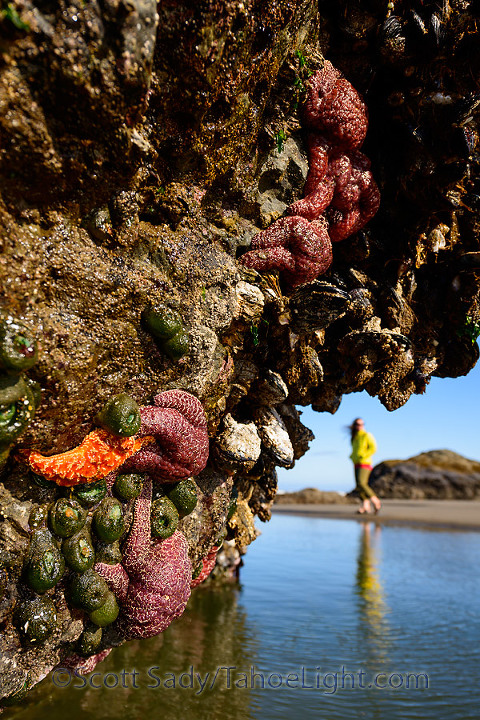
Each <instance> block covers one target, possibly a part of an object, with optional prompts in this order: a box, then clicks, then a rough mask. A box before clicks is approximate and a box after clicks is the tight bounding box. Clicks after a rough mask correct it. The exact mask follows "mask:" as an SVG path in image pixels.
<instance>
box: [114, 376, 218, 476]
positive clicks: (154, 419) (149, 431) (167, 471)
mask: <svg viewBox="0 0 480 720" xmlns="http://www.w3.org/2000/svg"><path fill="white" fill-rule="evenodd" d="M154 403H155V405H153V406H152V405H147V406H144V407H142V408H140V415H141V418H142V426H141V429H140V433H139V434H140V435H141V436H145V435H153V436H154V437H155V440H156V442H155V443H150V444H148V445H146V446H145V447H144V448H142V450H141V451H139V452H137V453H135V455H132V456H131V458H129V460H128V461H127V462H126V463H125V464H124V465H123V467H122V472H126V471H129V472H132V471H137V472H146V473H148V474H149V475H150V476H151V477H152V478H153V479H154V480H161V481H162V482H163V483H165V482H177V481H178V480H180V479H182V478H185V477H189V475H196V474H197V473H199V472H200V471H201V470H203V469H204V467H205V465H206V464H207V459H208V449H209V447H208V433H207V420H206V418H205V413H204V411H203V407H202V404H201V403H200V401H199V400H197V398H196V397H194V396H193V395H191V394H190V393H188V392H184V391H183V390H167V391H166V392H162V393H160V394H159V395H157V396H156V397H155V398H154Z"/></svg>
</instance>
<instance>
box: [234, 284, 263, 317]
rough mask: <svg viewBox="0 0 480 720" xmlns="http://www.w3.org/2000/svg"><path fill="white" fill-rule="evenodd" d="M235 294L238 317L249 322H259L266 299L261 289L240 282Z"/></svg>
mask: <svg viewBox="0 0 480 720" xmlns="http://www.w3.org/2000/svg"><path fill="white" fill-rule="evenodd" d="M235 293H236V297H237V315H238V317H240V318H242V320H246V321H247V322H251V321H252V320H258V319H259V318H260V317H261V315H262V313H263V307H264V305H265V298H264V296H263V293H262V291H261V290H260V288H258V287H256V285H251V284H250V283H247V282H245V281H244V280H240V281H239V282H238V283H237V285H236V287H235Z"/></svg>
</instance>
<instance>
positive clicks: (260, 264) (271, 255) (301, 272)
mask: <svg viewBox="0 0 480 720" xmlns="http://www.w3.org/2000/svg"><path fill="white" fill-rule="evenodd" d="M327 229H328V225H327V222H326V220H325V219H324V218H322V217H321V218H319V219H318V220H316V221H315V222H309V221H308V220H307V219H306V218H304V217H295V216H293V217H284V218H280V220H277V221H276V222H275V223H273V225H270V227H269V228H267V229H266V230H263V231H262V232H260V233H258V235H255V237H254V238H253V240H252V250H249V252H247V253H245V255H243V256H242V257H241V259H240V262H241V263H242V264H243V265H245V267H249V268H254V269H255V270H259V271H262V270H280V271H281V272H283V274H284V278H285V280H286V282H287V283H288V285H289V287H291V288H295V287H297V286H298V285H303V284H304V283H307V282H310V281H311V280H314V279H315V278H316V277H317V275H320V274H322V273H324V272H325V271H326V270H327V269H328V268H329V267H330V265H331V262H332V243H331V242H330V238H329V236H328V230H327ZM142 452H144V451H143V450H140V452H138V453H137V455H140V453H142ZM133 457H136V456H135V455H134V456H133Z"/></svg>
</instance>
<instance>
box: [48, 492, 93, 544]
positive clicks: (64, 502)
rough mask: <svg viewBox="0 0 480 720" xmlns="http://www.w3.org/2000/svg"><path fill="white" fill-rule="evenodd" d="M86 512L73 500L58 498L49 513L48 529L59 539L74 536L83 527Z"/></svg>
mask: <svg viewBox="0 0 480 720" xmlns="http://www.w3.org/2000/svg"><path fill="white" fill-rule="evenodd" d="M86 518H87V512H86V510H85V508H83V507H82V506H81V505H80V503H79V502H77V501H76V500H74V499H73V498H71V499H69V498H60V499H59V500H57V502H56V503H55V504H54V505H52V507H51V508H50V513H49V521H50V528H51V530H52V531H53V532H54V533H55V535H58V536H59V537H62V538H66V537H71V536H72V535H75V533H77V532H78V531H79V530H81V528H82V527H83V526H84V525H85V520H86Z"/></svg>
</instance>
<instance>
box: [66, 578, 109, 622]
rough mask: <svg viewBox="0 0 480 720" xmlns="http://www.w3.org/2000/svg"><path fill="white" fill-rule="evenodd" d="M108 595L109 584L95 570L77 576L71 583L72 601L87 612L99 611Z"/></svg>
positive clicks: (70, 594)
mask: <svg viewBox="0 0 480 720" xmlns="http://www.w3.org/2000/svg"><path fill="white" fill-rule="evenodd" d="M108 593H109V589H108V585H107V583H106V582H105V580H104V579H103V578H102V577H101V576H100V575H99V574H98V573H97V572H95V570H91V569H90V570H86V571H85V572H84V573H82V574H81V575H75V576H74V578H73V579H72V582H71V583H70V593H69V596H70V600H71V601H72V603H73V604H74V605H76V606H77V607H81V608H83V610H87V612H92V611H93V610H98V608H99V607H101V606H102V605H103V604H104V603H105V601H106V599H107V594H108ZM97 624H98V623H97Z"/></svg>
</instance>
